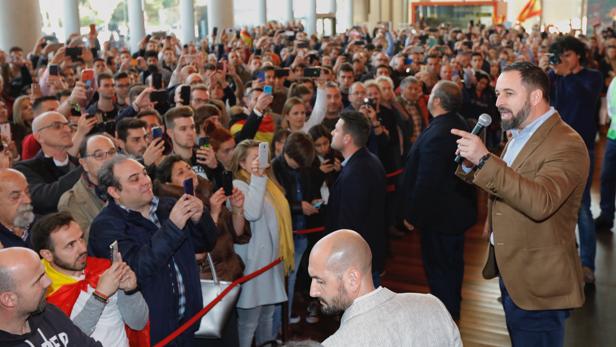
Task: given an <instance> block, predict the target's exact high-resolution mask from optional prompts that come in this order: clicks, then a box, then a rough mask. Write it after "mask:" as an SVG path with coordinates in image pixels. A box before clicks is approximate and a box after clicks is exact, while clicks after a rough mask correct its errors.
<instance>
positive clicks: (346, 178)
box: [325, 147, 386, 271]
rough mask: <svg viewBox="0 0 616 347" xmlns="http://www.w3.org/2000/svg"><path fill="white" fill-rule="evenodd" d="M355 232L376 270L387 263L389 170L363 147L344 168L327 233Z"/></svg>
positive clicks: (332, 194) (333, 191)
mask: <svg viewBox="0 0 616 347" xmlns="http://www.w3.org/2000/svg"><path fill="white" fill-rule="evenodd" d="M338 229H351V230H354V231H356V232H358V233H359V234H360V235H361V236H362V237H363V238H364V239H365V240H366V241H367V242H368V244H369V245H370V250H371V251H372V270H373V271H381V270H382V269H383V265H384V263H385V244H386V234H385V170H384V169H383V165H382V164H381V162H380V160H379V158H377V157H376V156H375V155H374V154H372V153H370V151H368V149H367V148H365V147H363V148H361V149H360V150H358V151H357V152H355V154H353V155H352V156H351V157H350V158H349V160H348V162H347V163H346V164H345V165H344V166H343V168H342V170H341V171H340V175H339V176H338V179H337V180H336V183H334V186H333V187H332V189H331V190H330V197H329V202H328V206H327V217H326V224H325V230H326V232H328V233H329V232H332V231H336V230H338Z"/></svg>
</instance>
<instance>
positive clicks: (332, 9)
mask: <svg viewBox="0 0 616 347" xmlns="http://www.w3.org/2000/svg"><path fill="white" fill-rule="evenodd" d="M326 11H327V13H334V14H335V13H336V0H327V9H326Z"/></svg>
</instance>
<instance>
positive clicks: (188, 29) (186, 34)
mask: <svg viewBox="0 0 616 347" xmlns="http://www.w3.org/2000/svg"><path fill="white" fill-rule="evenodd" d="M180 27H181V31H180V33H181V36H180V40H181V41H182V44H185V43H189V42H194V41H195V5H194V2H193V0H180Z"/></svg>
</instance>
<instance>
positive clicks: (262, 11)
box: [257, 0, 267, 25]
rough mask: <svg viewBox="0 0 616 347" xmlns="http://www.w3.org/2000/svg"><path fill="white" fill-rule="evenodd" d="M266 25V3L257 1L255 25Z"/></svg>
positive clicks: (262, 0)
mask: <svg viewBox="0 0 616 347" xmlns="http://www.w3.org/2000/svg"><path fill="white" fill-rule="evenodd" d="M265 23H267V1H266V0H259V1H258V2H257V25H265Z"/></svg>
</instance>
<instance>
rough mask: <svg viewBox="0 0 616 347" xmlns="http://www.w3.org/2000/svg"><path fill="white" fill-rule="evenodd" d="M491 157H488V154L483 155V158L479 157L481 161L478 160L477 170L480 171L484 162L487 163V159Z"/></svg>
mask: <svg viewBox="0 0 616 347" xmlns="http://www.w3.org/2000/svg"><path fill="white" fill-rule="evenodd" d="M491 157H492V156H491V155H490V153H489V152H488V154H486V155H484V156H483V157H481V159H479V163H477V169H478V170H479V169H481V168H482V167H483V166H484V165H485V163H486V161H488V159H490V158H491Z"/></svg>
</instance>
